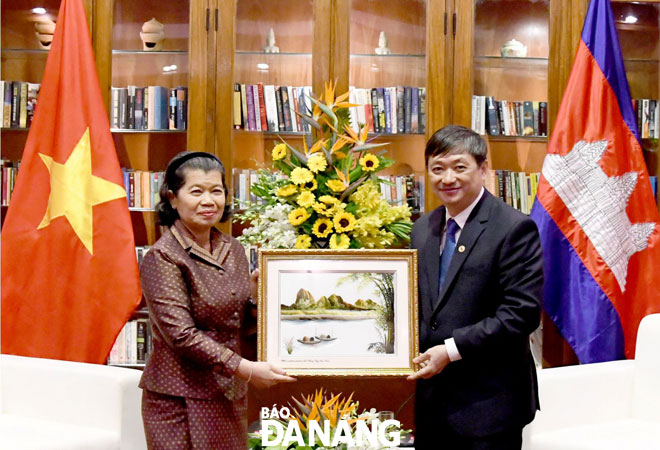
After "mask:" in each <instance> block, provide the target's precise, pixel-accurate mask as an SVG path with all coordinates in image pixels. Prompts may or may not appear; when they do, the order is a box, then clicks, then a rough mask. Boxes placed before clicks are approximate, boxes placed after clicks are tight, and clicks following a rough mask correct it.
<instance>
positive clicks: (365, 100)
mask: <svg viewBox="0 0 660 450" xmlns="http://www.w3.org/2000/svg"><path fill="white" fill-rule="evenodd" d="M349 102H350V103H352V104H354V105H356V106H353V107H351V108H350V109H349V114H350V117H351V126H352V127H353V129H354V130H355V131H357V130H358V129H359V126H360V124H366V125H367V127H368V128H369V132H371V133H391V134H397V133H423V132H424V130H425V129H426V89H425V88H418V87H411V86H389V87H375V88H356V87H350V91H349Z"/></svg>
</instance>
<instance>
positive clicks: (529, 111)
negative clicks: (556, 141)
mask: <svg viewBox="0 0 660 450" xmlns="http://www.w3.org/2000/svg"><path fill="white" fill-rule="evenodd" d="M472 129H473V130H474V131H476V132H477V133H479V134H486V133H488V134H489V135H491V136H547V135H548V103H547V102H535V101H529V100H524V101H511V100H495V98H494V97H486V96H483V95H473V96H472Z"/></svg>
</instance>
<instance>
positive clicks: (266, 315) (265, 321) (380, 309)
mask: <svg viewBox="0 0 660 450" xmlns="http://www.w3.org/2000/svg"><path fill="white" fill-rule="evenodd" d="M259 274H260V275H259V319H258V344H257V352H258V356H259V359H260V360H261V361H268V362H270V363H273V364H275V365H277V366H279V367H282V368H283V369H285V370H286V371H287V373H289V374H292V375H314V376H324V375H327V376H330V375H332V376H337V375H340V376H341V375H346V376H348V375H351V376H404V375H409V374H411V373H413V372H415V371H416V370H417V367H416V365H415V364H414V363H413V362H412V360H413V358H414V357H415V356H416V355H417V353H418V351H419V333H418V324H417V319H418V316H417V251H416V250H260V251H259Z"/></svg>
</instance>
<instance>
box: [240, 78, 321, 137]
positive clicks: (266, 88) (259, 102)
mask: <svg viewBox="0 0 660 450" xmlns="http://www.w3.org/2000/svg"><path fill="white" fill-rule="evenodd" d="M311 95H312V88H311V86H298V87H296V86H274V85H272V84H266V85H264V84H263V83H257V84H240V83H235V84H234V128H236V129H243V130H248V131H272V132H280V131H292V132H305V133H309V132H311V128H310V125H309V124H308V123H306V122H305V121H304V120H302V119H301V118H300V116H299V115H298V114H307V115H309V114H310V111H312V101H311V99H310V96H311Z"/></svg>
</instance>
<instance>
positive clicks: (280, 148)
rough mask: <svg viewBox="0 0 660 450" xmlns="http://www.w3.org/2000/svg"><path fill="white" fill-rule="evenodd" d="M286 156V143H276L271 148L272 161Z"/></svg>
mask: <svg viewBox="0 0 660 450" xmlns="http://www.w3.org/2000/svg"><path fill="white" fill-rule="evenodd" d="M285 156H286V144H277V145H276V146H275V147H274V148H273V161H279V160H280V159H283V158H284V157H285Z"/></svg>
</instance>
